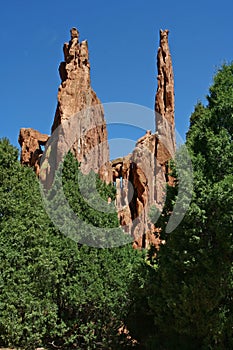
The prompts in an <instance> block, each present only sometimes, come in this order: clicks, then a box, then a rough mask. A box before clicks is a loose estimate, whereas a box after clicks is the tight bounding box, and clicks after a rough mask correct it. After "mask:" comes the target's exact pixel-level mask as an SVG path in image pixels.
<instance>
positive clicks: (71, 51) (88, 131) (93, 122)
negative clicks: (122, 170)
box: [52, 28, 112, 182]
mask: <svg viewBox="0 0 233 350" xmlns="http://www.w3.org/2000/svg"><path fill="white" fill-rule="evenodd" d="M63 51H64V62H62V63H61V64H60V67H59V72H60V77H61V80H62V81H61V85H60V87H59V91H58V104H57V109H56V114H55V118H54V122H53V125H52V132H54V131H55V130H56V128H57V127H58V126H59V125H60V124H62V126H63V129H62V130H61V132H62V133H63V140H61V141H59V140H58V143H57V148H58V154H57V160H56V162H55V166H56V167H57V165H58V164H59V162H60V161H61V157H60V156H59V155H61V154H64V152H65V142H64V139H65V140H69V139H70V138H71V135H72V138H73V139H74V143H73V145H72V149H71V150H72V151H73V153H74V155H75V156H76V158H77V159H78V161H79V162H80V163H81V171H82V172H83V173H84V174H87V173H88V172H89V171H90V170H91V169H92V170H94V171H95V172H99V173H100V177H101V178H102V179H103V180H104V181H106V182H110V181H111V180H112V178H111V167H110V163H109V147H108V142H107V129H106V123H105V120H104V111H103V107H102V105H101V103H100V100H99V99H98V97H97V96H96V94H95V92H94V91H93V89H92V88H91V85H90V63H89V54H88V46H87V41H82V42H81V43H79V33H78V31H77V29H75V28H72V29H71V40H70V41H69V43H65V44H64V47H63ZM74 118H75V119H76V120H75V121H73V120H72V122H71V124H69V123H68V122H67V121H70V120H71V119H74ZM74 128H75V130H73V129H74ZM74 132H75V133H76V135H73V133H74Z"/></svg>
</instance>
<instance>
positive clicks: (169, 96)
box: [155, 29, 175, 125]
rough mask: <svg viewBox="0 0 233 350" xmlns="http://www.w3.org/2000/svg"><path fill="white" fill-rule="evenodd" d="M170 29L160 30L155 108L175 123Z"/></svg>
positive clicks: (170, 121)
mask: <svg viewBox="0 0 233 350" xmlns="http://www.w3.org/2000/svg"><path fill="white" fill-rule="evenodd" d="M168 33H169V30H167V29H166V30H164V31H163V30H160V44H159V49H158V54H157V67H158V78H157V79H158V88H157V94H156V101H155V110H156V112H158V113H160V114H161V116H163V117H164V118H166V119H167V120H168V122H169V123H171V124H172V125H173V124H174V111H175V101H174V74H173V68H172V59H171V54H170V50H169V45H168Z"/></svg>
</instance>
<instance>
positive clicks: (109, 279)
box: [0, 139, 141, 349]
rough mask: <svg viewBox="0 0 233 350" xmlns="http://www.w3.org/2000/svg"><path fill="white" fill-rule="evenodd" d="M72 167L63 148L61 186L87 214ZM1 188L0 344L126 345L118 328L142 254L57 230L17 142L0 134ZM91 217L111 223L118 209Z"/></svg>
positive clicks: (104, 189) (105, 190)
mask: <svg viewBox="0 0 233 350" xmlns="http://www.w3.org/2000/svg"><path fill="white" fill-rule="evenodd" d="M78 171H79V167H78V163H77V161H75V160H74V158H73V157H72V156H71V155H69V156H68V157H67V160H66V164H65V167H64V176H63V182H64V188H65V192H66V195H67V196H68V197H69V202H70V204H71V205H72V206H73V208H74V210H76V211H77V212H78V213H80V215H83V216H86V217H87V220H89V221H91V220H94V219H93V217H92V215H91V212H90V208H86V207H85V205H84V202H82V199H81V196H80V194H79V197H78V199H77V197H76V195H77V190H76V189H75V183H74V182H73V183H72V181H73V180H74V178H75V177H76V176H77V172H78ZM72 178H73V180H72ZM98 181H99V180H97V182H98ZM98 186H99V191H100V193H101V195H102V196H103V197H105V198H106V197H108V196H112V197H114V190H113V189H112V188H110V187H109V186H106V185H104V184H102V183H100V182H99V183H98ZM71 188H73V189H72V190H71ZM0 196H1V204H0V261H1V262H0V290H1V293H0V346H7V347H8V346H15V347H22V348H25V349H34V348H36V347H37V346H45V347H46V348H48V347H51V348H54V346H62V348H64V349H66V348H67V349H72V348H78V349H100V348H101V349H119V348H122V349H123V348H124V347H126V345H127V339H126V337H123V336H119V334H118V330H119V328H120V327H122V326H123V325H124V320H125V317H126V315H127V312H128V307H129V305H130V299H129V290H128V288H129V283H130V281H131V280H132V278H133V277H134V275H135V273H136V270H137V266H138V265H139V264H140V262H141V257H140V254H139V253H138V252H136V251H134V250H133V249H132V247H131V245H126V246H123V247H119V248H114V249H98V248H91V247H88V246H85V245H80V244H77V243H76V242H74V241H73V240H71V239H70V238H68V237H65V236H64V235H63V234H61V233H60V232H59V231H58V230H57V229H56V228H55V227H54V225H53V224H52V223H51V221H50V219H49V217H48V215H47V213H46V211H45V209H44V207H43V203H42V199H41V193H40V189H39V183H38V180H37V178H36V176H35V174H34V173H33V171H32V169H30V168H28V167H23V166H21V165H20V164H19V161H18V152H17V149H15V148H14V147H12V146H11V145H10V144H9V142H8V141H7V140H5V139H4V140H1V141H0ZM97 220H99V221H98V222H99V223H101V224H102V221H104V223H105V225H106V226H107V225H108V220H109V225H116V222H117V214H116V213H115V214H111V215H110V217H109V218H107V215H103V218H102V219H101V215H99V217H98V218H97ZM101 220H102V221H101ZM52 344H53V345H52Z"/></svg>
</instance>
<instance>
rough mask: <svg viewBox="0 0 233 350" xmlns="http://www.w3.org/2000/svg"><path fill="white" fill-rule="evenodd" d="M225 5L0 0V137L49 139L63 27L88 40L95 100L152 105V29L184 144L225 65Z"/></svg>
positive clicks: (231, 35) (230, 47)
mask: <svg viewBox="0 0 233 350" xmlns="http://www.w3.org/2000/svg"><path fill="white" fill-rule="evenodd" d="M232 16H233V2H232V0H222V1H218V2H217V1H213V0H212V1H210V0H208V1H206V0H202V1H201V0H196V1H187V0H186V1H184V0H176V1H174V0H173V1H171V0H166V1H156V0H144V1H142V0H141V1H139V0H129V1H128V0H118V1H111V0H110V1H106V0H105V1H104V0H98V1H96V0H89V1H83V0H82V1H80V0H69V1H64V0H63V1H60V0H47V1H45V0H40V1H34V0H30V1H29V0H21V1H19V0H11V1H2V2H1V10H0V41H1V64H0V77H1V95H0V96H1V97H0V110H1V127H0V137H3V136H5V137H8V138H9V139H10V141H11V142H12V143H13V144H14V145H18V143H17V138H18V132H19V129H20V128H21V127H32V128H34V129H37V130H39V131H40V132H43V133H50V127H51V124H52V121H53V117H54V112H55V108H56V98H57V89H58V86H59V83H60V79H59V76H58V66H59V63H60V61H61V60H63V53H62V46H63V43H64V42H65V41H68V40H69V29H70V28H71V27H77V28H78V29H79V32H80V39H81V40H84V39H87V40H88V44H89V52H90V63H91V80H92V86H93V88H94V90H95V91H96V93H97V95H98V97H99V98H100V99H101V101H102V102H104V103H107V102H130V103H136V104H140V105H143V106H146V107H148V108H151V109H153V107H154V96H155V92H156V87H157V85H156V75H157V70H156V53H157V48H158V42H159V30H160V28H162V29H169V30H170V34H169V43H170V49H171V54H172V60H173V68H174V74H175V99H176V128H177V130H178V132H179V133H180V135H181V136H182V137H183V138H185V133H186V132H187V129H188V125H189V117H190V114H191V112H192V111H193V109H194V105H195V104H196V103H197V101H198V100H201V101H203V102H205V96H206V94H207V93H208V88H209V86H210V85H211V82H212V77H213V75H214V73H215V72H216V68H217V67H219V66H220V65H221V64H222V63H223V62H231V61H232V60H233V20H232Z"/></svg>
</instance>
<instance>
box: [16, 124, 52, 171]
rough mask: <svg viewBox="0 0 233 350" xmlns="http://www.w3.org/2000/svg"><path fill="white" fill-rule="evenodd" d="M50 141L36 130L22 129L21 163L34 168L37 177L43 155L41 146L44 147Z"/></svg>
mask: <svg viewBox="0 0 233 350" xmlns="http://www.w3.org/2000/svg"><path fill="white" fill-rule="evenodd" d="M48 139H49V136H48V135H45V134H41V133H40V132H39V131H36V130H34V129H26V128H22V129H20V132H19V144H20V146H21V157H20V160H21V163H22V164H24V165H28V166H30V167H34V169H35V172H36V174H37V175H39V168H40V159H41V156H42V154H43V151H42V149H41V146H44V145H45V144H46V142H47V141H48Z"/></svg>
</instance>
